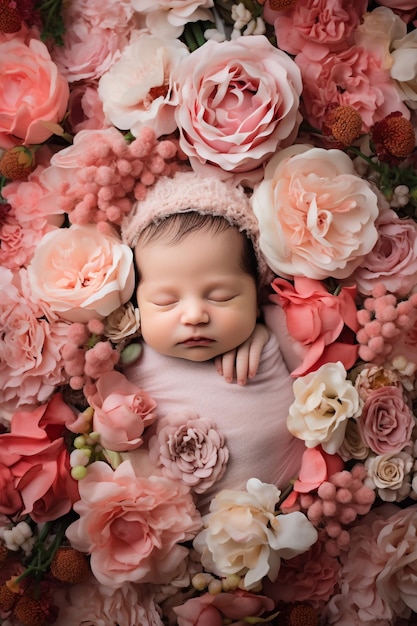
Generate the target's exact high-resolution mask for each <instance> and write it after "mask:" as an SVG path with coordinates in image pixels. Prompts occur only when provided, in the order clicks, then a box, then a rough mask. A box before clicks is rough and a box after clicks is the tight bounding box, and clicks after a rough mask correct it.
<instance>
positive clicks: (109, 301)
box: [28, 224, 135, 323]
mask: <svg viewBox="0 0 417 626" xmlns="http://www.w3.org/2000/svg"><path fill="white" fill-rule="evenodd" d="M28 275H29V280H30V284H31V287H32V291H33V294H34V296H35V297H36V298H38V299H39V300H40V301H41V302H45V303H46V304H47V305H48V306H49V308H50V309H51V311H52V312H53V313H55V314H56V315H58V316H59V317H61V318H63V319H65V320H68V321H71V322H82V323H85V322H88V321H89V320H90V319H93V318H97V317H98V318H99V319H102V318H103V317H105V316H106V315H109V314H110V313H111V312H112V311H114V310H116V309H117V308H118V307H119V306H120V305H121V304H124V303H125V302H127V301H128V300H129V298H130V297H131V295H132V293H133V289H134V280H135V278H134V267H133V254H132V251H131V249H130V248H129V247H128V246H126V245H124V244H122V243H121V241H120V239H119V238H118V236H117V235H116V234H114V235H106V234H103V233H101V232H100V231H99V230H98V229H97V227H96V226H95V225H88V226H78V225H76V224H74V225H72V226H71V227H70V228H61V229H59V230H56V231H53V232H51V233H48V234H46V235H45V236H44V237H43V239H42V241H41V242H40V243H39V245H38V247H37V249H36V251H35V254H34V256H33V259H32V262H31V263H30V265H29V268H28Z"/></svg>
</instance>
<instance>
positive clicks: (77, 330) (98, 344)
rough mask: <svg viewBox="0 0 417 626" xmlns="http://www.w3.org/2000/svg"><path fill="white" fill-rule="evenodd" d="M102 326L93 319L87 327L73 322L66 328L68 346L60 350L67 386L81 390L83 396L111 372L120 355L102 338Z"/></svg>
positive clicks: (89, 392)
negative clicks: (102, 376)
mask: <svg viewBox="0 0 417 626" xmlns="http://www.w3.org/2000/svg"><path fill="white" fill-rule="evenodd" d="M103 333H104V325H103V322H101V321H100V320H97V319H93V320H90V321H89V322H88V324H81V323H79V322H74V323H73V324H71V326H69V328H68V343H66V344H65V345H64V346H63V349H62V356H63V359H64V369H65V371H66V373H67V374H68V376H69V386H70V387H71V389H74V390H77V391H78V390H81V389H83V390H84V395H86V396H87V395H89V394H91V393H93V391H94V381H95V380H97V378H98V377H99V376H101V375H102V374H104V373H105V372H109V371H111V370H113V369H114V366H115V365H116V364H117V363H118V361H119V357H120V353H119V351H118V350H117V349H116V348H114V346H113V345H112V343H111V342H110V341H108V340H107V339H106V338H105V337H103Z"/></svg>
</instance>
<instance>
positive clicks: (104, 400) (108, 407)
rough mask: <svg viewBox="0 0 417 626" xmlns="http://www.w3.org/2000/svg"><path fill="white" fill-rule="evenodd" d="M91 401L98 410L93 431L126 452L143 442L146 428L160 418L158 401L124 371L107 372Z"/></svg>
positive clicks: (105, 442) (110, 445)
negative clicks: (157, 417) (132, 380)
mask: <svg viewBox="0 0 417 626" xmlns="http://www.w3.org/2000/svg"><path fill="white" fill-rule="evenodd" d="M95 387H96V391H95V393H94V395H92V396H88V398H87V400H88V402H89V404H90V406H91V407H92V408H93V409H94V416H93V430H94V431H96V432H98V433H100V443H101V445H102V446H103V447H104V448H108V449H109V450H116V451H119V452H124V451H126V450H133V449H135V448H139V446H141V445H142V444H143V438H142V435H143V433H144V430H145V428H147V427H148V426H149V425H150V424H152V423H153V422H154V421H155V419H156V414H155V412H154V411H155V409H156V402H154V400H152V398H151V397H150V396H149V395H148V394H147V393H146V392H145V391H143V390H142V389H139V388H138V387H137V386H136V385H134V384H133V383H131V382H129V381H128V380H127V378H126V377H125V376H124V375H123V374H121V373H120V372H115V371H112V372H106V373H105V374H103V375H102V376H100V377H99V378H98V380H97V381H96V383H95Z"/></svg>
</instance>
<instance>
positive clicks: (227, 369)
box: [215, 350, 236, 383]
mask: <svg viewBox="0 0 417 626" xmlns="http://www.w3.org/2000/svg"><path fill="white" fill-rule="evenodd" d="M235 362H236V350H230V351H229V352H225V353H224V354H221V355H220V356H218V357H216V359H215V365H216V368H217V371H218V373H219V374H220V375H221V376H223V377H224V379H225V380H226V382H228V383H231V382H233V378H234V375H235Z"/></svg>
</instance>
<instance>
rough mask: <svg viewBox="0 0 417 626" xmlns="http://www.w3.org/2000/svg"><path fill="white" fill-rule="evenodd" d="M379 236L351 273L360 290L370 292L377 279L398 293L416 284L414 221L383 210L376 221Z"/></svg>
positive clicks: (404, 291) (409, 289) (364, 292)
mask: <svg viewBox="0 0 417 626" xmlns="http://www.w3.org/2000/svg"><path fill="white" fill-rule="evenodd" d="M375 226H376V228H377V231H378V240H377V242H376V244H375V246H374V248H373V249H372V250H371V251H370V252H369V253H368V254H367V255H366V256H365V258H364V259H363V260H362V262H361V264H360V265H359V267H358V268H357V269H356V270H355V272H354V273H353V275H352V276H351V277H350V281H353V282H354V284H355V285H356V286H357V288H358V291H359V293H361V294H362V295H366V296H369V295H370V294H371V293H372V289H373V288H374V287H375V285H377V284H378V283H380V282H382V283H384V285H385V287H386V289H387V290H388V291H390V292H391V293H395V294H397V295H398V296H400V297H404V296H406V295H407V294H408V293H410V291H411V290H412V289H413V288H414V287H415V286H416V285H417V224H416V222H415V221H414V220H412V219H400V218H399V217H398V216H397V214H396V213H395V211H392V210H388V211H383V212H382V213H381V215H380V217H379V218H378V219H377V221H376V222H375Z"/></svg>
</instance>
